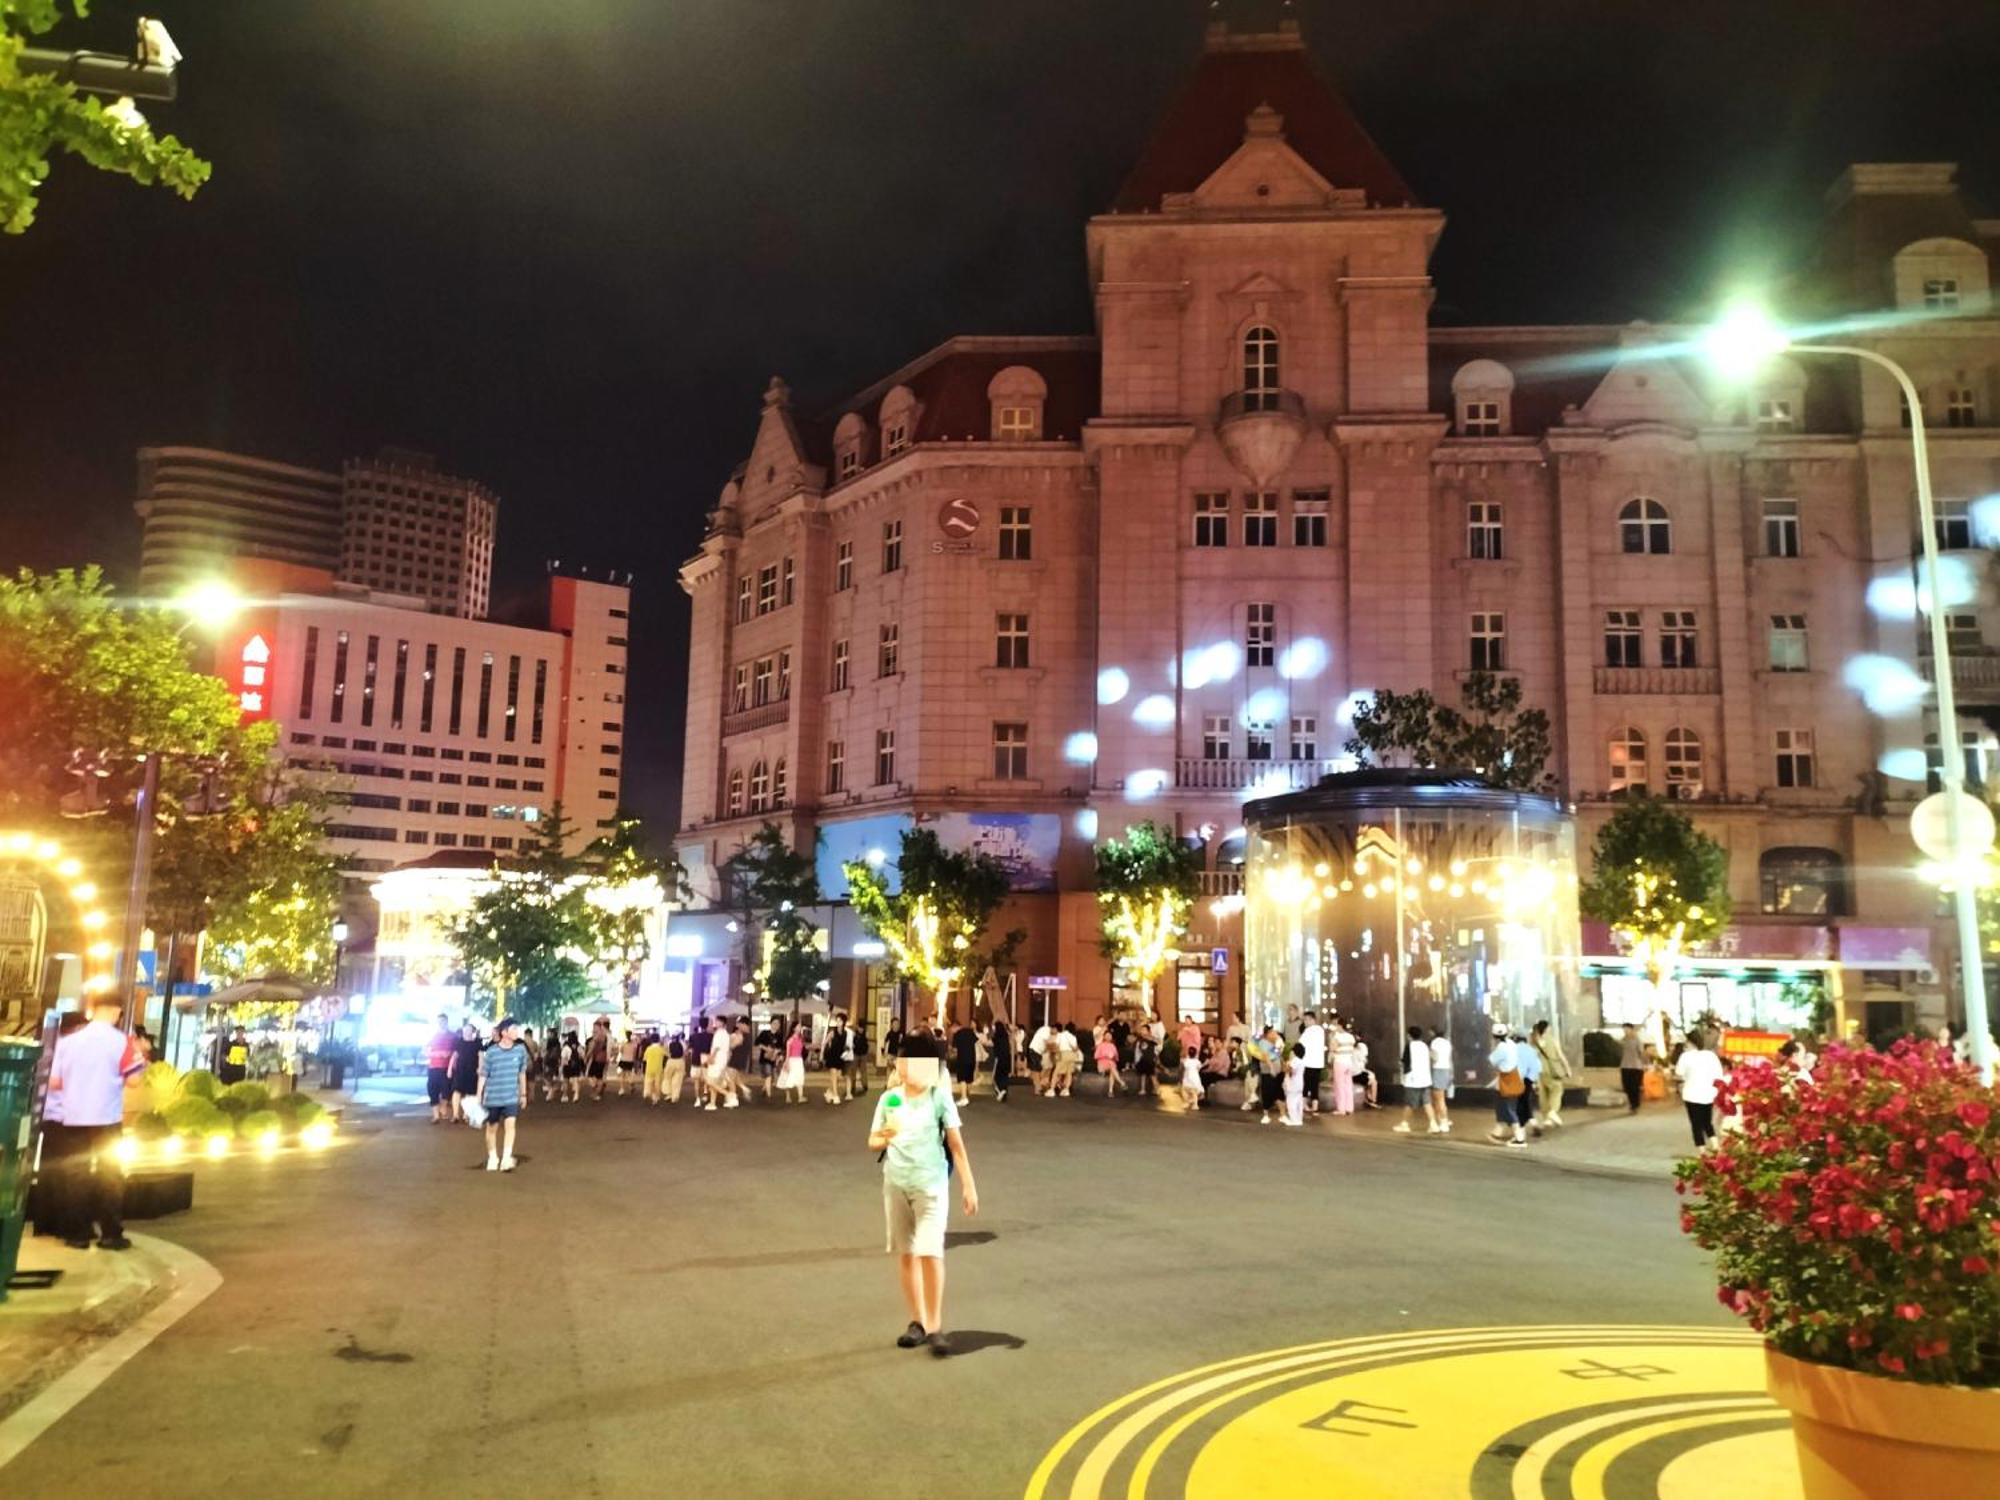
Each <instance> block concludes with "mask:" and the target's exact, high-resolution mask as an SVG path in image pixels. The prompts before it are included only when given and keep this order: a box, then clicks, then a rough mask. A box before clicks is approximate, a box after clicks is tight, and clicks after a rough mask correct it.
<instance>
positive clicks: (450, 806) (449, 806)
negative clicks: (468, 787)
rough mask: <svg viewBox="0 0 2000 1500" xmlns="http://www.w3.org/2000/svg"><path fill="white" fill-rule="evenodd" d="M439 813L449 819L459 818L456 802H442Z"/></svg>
mask: <svg viewBox="0 0 2000 1500" xmlns="http://www.w3.org/2000/svg"><path fill="white" fill-rule="evenodd" d="M438 811H439V812H440V813H442V814H444V815H446V816H448V817H454V818H455V817H457V816H458V804H457V803H456V802H440V803H439V804H438Z"/></svg>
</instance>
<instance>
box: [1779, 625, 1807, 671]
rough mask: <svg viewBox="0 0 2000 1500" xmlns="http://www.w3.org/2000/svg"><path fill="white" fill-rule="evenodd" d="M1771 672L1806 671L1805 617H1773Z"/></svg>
mask: <svg viewBox="0 0 2000 1500" xmlns="http://www.w3.org/2000/svg"><path fill="white" fill-rule="evenodd" d="M1771 670H1772V671H1773V672H1803V671H1805V670H1806V617H1805V616H1804V615H1772V616H1771Z"/></svg>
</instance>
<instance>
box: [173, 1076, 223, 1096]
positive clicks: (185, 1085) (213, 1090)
mask: <svg viewBox="0 0 2000 1500" xmlns="http://www.w3.org/2000/svg"><path fill="white" fill-rule="evenodd" d="M221 1089H222V1085H221V1084H220V1083H218V1082H216V1078H215V1075H214V1074H213V1073H211V1072H209V1071H208V1069H206V1068H196V1069H195V1070H194V1071H193V1072H191V1073H189V1074H188V1075H187V1076H186V1077H184V1078H183V1079H181V1097H182V1098H184V1099H188V1098H192V1099H213V1098H214V1097H215V1096H216V1094H217V1093H219V1092H220V1091H221Z"/></svg>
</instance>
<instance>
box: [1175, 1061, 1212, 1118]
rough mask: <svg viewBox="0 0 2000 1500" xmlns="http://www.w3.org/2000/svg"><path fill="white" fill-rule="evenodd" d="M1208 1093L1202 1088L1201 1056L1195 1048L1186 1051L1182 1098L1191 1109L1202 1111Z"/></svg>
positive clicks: (1182, 1078) (1183, 1062)
mask: <svg viewBox="0 0 2000 1500" xmlns="http://www.w3.org/2000/svg"><path fill="white" fill-rule="evenodd" d="M1206 1092H1207V1091H1206V1090H1205V1089H1203V1088H1202V1086H1201V1055H1200V1053H1199V1052H1198V1051H1197V1050H1195V1049H1193V1048H1189V1049H1186V1050H1184V1051H1183V1052H1182V1053H1181V1098H1182V1099H1183V1100H1185V1101H1186V1103H1187V1107H1188V1108H1189V1109H1200V1108H1201V1101H1202V1097H1203V1095H1204V1094H1205V1093H1206Z"/></svg>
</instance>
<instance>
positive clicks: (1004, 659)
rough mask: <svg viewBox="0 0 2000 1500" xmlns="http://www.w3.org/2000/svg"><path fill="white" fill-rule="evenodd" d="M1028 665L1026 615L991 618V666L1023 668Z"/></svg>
mask: <svg viewBox="0 0 2000 1500" xmlns="http://www.w3.org/2000/svg"><path fill="white" fill-rule="evenodd" d="M1027 664H1028V617H1027V616H1026V615H995V616H994V617H993V665H994V666H996V667H1025V666H1026V665H1027Z"/></svg>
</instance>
